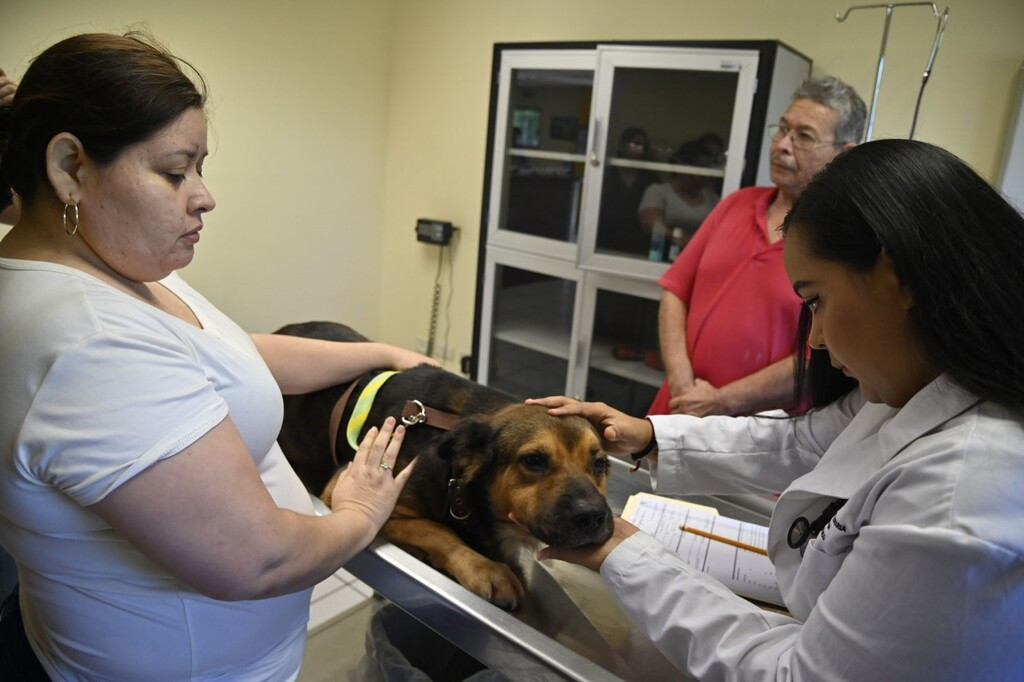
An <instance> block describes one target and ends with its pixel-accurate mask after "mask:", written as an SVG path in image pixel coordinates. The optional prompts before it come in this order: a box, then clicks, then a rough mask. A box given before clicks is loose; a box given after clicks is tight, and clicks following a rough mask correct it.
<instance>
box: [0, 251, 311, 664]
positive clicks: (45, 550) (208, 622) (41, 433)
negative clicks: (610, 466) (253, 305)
mask: <svg viewBox="0 0 1024 682" xmlns="http://www.w3.org/2000/svg"><path fill="white" fill-rule="evenodd" d="M163 284H164V285H165V286H166V287H167V288H168V289H169V290H170V291H172V292H173V293H175V294H176V295H177V296H178V297H180V298H181V299H182V300H183V301H184V302H185V303H186V304H187V305H188V306H189V307H190V308H191V309H192V311H193V312H194V313H195V315H196V317H197V318H198V319H199V320H200V322H201V324H202V326H203V328H202V329H198V328H196V327H193V326H192V325H189V324H187V323H185V322H183V321H181V320H179V319H177V318H175V317H173V316H171V315H168V314H166V313H164V312H162V311H160V310H157V309H156V308H154V307H152V306H149V305H147V304H145V303H143V302H142V301H139V300H137V299H135V298H133V297H131V296H128V295H127V294H124V293H122V292H120V291H117V290H115V289H113V288H112V287H110V286H108V285H106V284H104V283H103V282H101V281H99V280H97V279H95V278H93V277H91V276H90V275H87V274H85V273H82V272H80V271H78V270H75V269H72V268H68V267H64V266H61V265H56V264H52V263H44V262H38V261H25V260H13V259H5V258H0V373H2V376H3V381H2V382H0V404H2V405H3V410H0V542H2V544H3V545H4V547H5V548H6V549H7V551H8V552H9V553H10V554H11V555H12V556H14V558H15V560H16V561H17V563H18V575H19V581H20V584H21V588H20V589H21V595H22V596H21V600H22V605H23V610H24V618H25V629H26V631H27V633H28V636H29V640H30V641H31V642H32V644H33V647H34V648H35V650H36V653H37V655H38V656H39V658H40V660H41V662H42V664H43V667H44V668H46V670H47V672H49V673H50V675H51V676H54V677H58V678H60V679H76V680H77V679H83V680H91V681H95V680H108V679H109V680H128V679H131V680H147V679H154V680H155V679H160V680H171V679H174V680H178V679H210V678H214V677H217V676H222V675H226V676H228V677H230V678H232V679H242V678H244V679H246V680H255V679H267V680H282V679H289V678H294V676H295V675H296V674H297V672H298V668H299V665H300V663H301V658H302V652H303V649H304V646H305V626H306V622H307V620H308V616H309V598H310V592H311V590H304V591H302V592H297V593H295V594H290V595H285V596H282V597H276V598H272V599H264V600H258V601H243V602H219V601H215V600H212V599H209V598H207V597H205V596H203V595H201V594H199V593H197V592H195V591H194V590H192V589H191V588H189V587H188V586H187V585H184V584H182V583H180V582H179V581H177V580H176V579H175V578H173V577H172V576H171V575H169V574H168V573H167V572H166V571H164V570H163V569H161V568H160V567H158V566H156V565H155V564H153V563H152V562H150V561H149V560H148V559H147V558H146V557H144V556H143V555H142V554H140V553H139V552H138V551H137V550H136V549H135V548H134V547H133V546H132V545H131V544H129V543H128V542H127V541H126V540H125V539H123V538H121V537H120V536H119V535H117V534H116V533H114V532H113V531H112V530H111V529H110V527H109V526H108V525H107V524H106V523H104V521H103V520H102V519H100V518H99V517H98V516H96V515H95V514H93V513H92V512H90V510H89V505H91V504H94V503H95V502H97V501H99V500H102V499H103V498H104V497H105V496H106V495H107V494H109V493H110V492H111V491H112V490H115V489H116V488H117V487H118V486H119V485H121V484H123V483H124V482H125V481H128V480H130V479H131V478H132V477H133V476H135V475H137V474H138V473H139V472H141V471H144V470H145V469H146V468H147V467H149V466H150V465H152V464H153V463H154V462H156V461H158V460H160V459H163V458H165V457H171V456H174V455H175V454H177V453H178V452H180V451H181V450H182V449H184V448H186V447H187V446H189V445H190V444H192V443H194V442H195V441H196V440H198V439H199V438H200V437H201V436H203V435H204V434H205V433H207V432H208V431H209V430H210V429H211V428H213V427H214V426H216V425H217V424H218V423H220V422H221V421H222V420H223V419H224V418H225V417H228V416H230V418H231V419H232V421H233V422H234V423H235V425H236V426H237V427H238V430H239V432H240V433H241V434H242V437H243V439H244V440H245V442H246V445H247V446H248V448H249V451H250V452H251V453H252V456H253V461H254V462H255V464H256V466H257V468H258V469H259V472H260V476H261V477H262V479H263V481H264V482H265V483H266V485H267V488H268V489H269V490H270V493H271V495H272V496H273V498H274V500H275V501H276V502H277V503H278V505H280V506H281V507H284V508H288V509H292V510H295V511H298V512H301V513H307V514H312V513H313V510H312V505H311V503H310V500H309V495H308V494H307V493H306V491H305V489H304V488H303V486H302V484H301V483H300V481H299V480H298V478H297V477H296V476H295V473H294V472H293V471H292V469H291V467H290V466H289V465H288V463H287V461H286V460H285V458H284V455H283V454H282V452H281V450H280V448H279V447H278V446H277V443H276V442H275V439H276V438H277V434H278V431H279V429H280V426H281V419H282V414H283V413H282V398H281V392H280V389H279V387H278V386H277V384H276V382H275V381H274V378H273V377H272V376H271V374H270V371H269V369H268V368H267V366H266V364H265V363H264V362H263V359H262V358H261V357H260V355H259V353H258V351H257V350H256V347H255V345H254V344H253V342H252V339H251V338H250V337H249V336H248V334H246V333H245V332H244V331H242V329H240V328H239V327H238V326H237V325H235V324H234V323H233V322H231V320H229V319H228V318H227V317H226V316H225V315H223V314H222V313H221V312H220V311H218V310H217V309H216V308H214V307H213V305H212V304H210V303H209V302H208V301H207V300H206V299H204V298H203V297H202V296H200V295H199V294H198V293H196V292H195V291H194V290H193V289H192V288H191V287H189V286H188V285H187V284H185V282H184V281H183V280H182V279H181V278H180V277H178V276H177V275H171V276H170V277H168V278H167V279H166V280H164V281H163ZM229 484H230V482H225V485H229Z"/></svg>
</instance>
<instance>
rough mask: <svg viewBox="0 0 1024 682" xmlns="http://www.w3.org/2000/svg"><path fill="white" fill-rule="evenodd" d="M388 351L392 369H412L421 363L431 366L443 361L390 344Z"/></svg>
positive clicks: (437, 365) (438, 365)
mask: <svg viewBox="0 0 1024 682" xmlns="http://www.w3.org/2000/svg"><path fill="white" fill-rule="evenodd" d="M388 352H389V353H390V355H391V358H390V359H389V362H388V366H389V367H391V369H397V370H403V369H412V368H413V367H419V366H420V365H430V366H431V367H440V366H441V363H439V362H438V361H437V360H435V359H434V358H432V357H430V356H429V355H423V354H421V353H417V352H416V351H411V350H409V349H407V348H401V347H399V346H389V347H388Z"/></svg>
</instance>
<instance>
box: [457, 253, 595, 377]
mask: <svg viewBox="0 0 1024 682" xmlns="http://www.w3.org/2000/svg"><path fill="white" fill-rule="evenodd" d="M498 266H507V267H513V268H518V269H520V270H527V271H529V272H534V273H538V274H541V275H547V276H549V277H557V278H559V279H564V280H567V281H571V282H573V283H574V284H575V287H574V291H573V301H572V311H573V313H572V322H571V324H570V327H569V338H568V340H567V341H566V346H565V347H566V357H565V358H564V359H565V360H566V378H565V384H564V388H563V393H565V394H566V395H573V393H571V392H570V391H569V387H570V386H573V385H575V382H576V372H577V370H576V367H577V365H578V364H579V362H578V356H577V350H578V349H577V346H578V344H576V343H574V342H573V339H578V338H579V336H580V319H581V313H582V310H583V278H584V273H583V272H581V271H580V270H579V269H578V268H576V266H575V264H574V263H572V262H567V261H564V260H561V259H557V258H549V257H547V256H541V255H536V254H530V253H523V252H521V251H517V250H514V249H506V248H502V247H492V246H490V245H489V246H488V247H487V251H486V256H485V262H484V286H483V293H482V296H483V300H482V302H481V303H482V308H481V315H480V339H481V343H480V350H479V353H478V357H477V358H476V381H478V382H479V383H481V384H483V385H485V386H487V385H489V384H488V382H489V379H490V377H489V376H488V374H489V371H488V370H489V368H490V363H491V347H492V345H493V339H494V296H495V293H496V290H495V287H496V281H495V280H496V273H497V268H498ZM484 340H486V343H484V342H483V341H484ZM534 350H536V349H534ZM538 352H544V351H538ZM546 354H548V355H551V356H552V357H558V358H562V355H561V354H560V353H546ZM581 395H582V394H581ZM534 397H542V396H534Z"/></svg>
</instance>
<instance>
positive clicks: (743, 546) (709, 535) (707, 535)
mask: <svg viewBox="0 0 1024 682" xmlns="http://www.w3.org/2000/svg"><path fill="white" fill-rule="evenodd" d="M679 530H685V531H686V532H687V533H693V534H694V535H699V536H701V537H704V538H709V539H711V540H717V541H718V542H723V543H725V544H727V545H732V546H733V547H739V548H740V549H745V550H747V551H748V552H755V553H756V554H761V555H763V556H768V552H767V551H765V550H763V549H761V548H760V547H755V546H754V545H748V544H746V543H745V542H739V541H737V540H731V539H729V538H725V537H722V536H721V535H714V534H712V533H709V532H707V531H704V530H700V529H697V528H691V527H690V526H687V525H686V524H685V523H684V524H682V525H681V526H679Z"/></svg>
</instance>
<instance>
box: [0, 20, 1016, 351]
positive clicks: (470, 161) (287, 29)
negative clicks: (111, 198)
mask: <svg viewBox="0 0 1024 682" xmlns="http://www.w3.org/2000/svg"><path fill="white" fill-rule="evenodd" d="M852 4H856V3H826V2H821V1H820V0H770V1H765V0H515V1H514V2H513V1H500V0H391V1H390V2H381V1H379V0H374V1H373V2H367V1H365V0H296V1H295V2H292V3H280V2H269V1H266V0H258V1H253V2H246V3H240V2H239V3H227V2H213V1H210V0H207V1H205V2H198V1H194V0H182V1H180V2H176V3H165V2H156V1H155V0H137V1H136V2H127V1H125V2H117V1H114V0H91V1H90V2H88V3H79V2H58V1H55V0H50V1H49V2H45V3H42V2H39V3H26V2H24V1H23V0H0V65H3V66H4V67H5V68H7V69H8V70H9V71H12V72H13V74H14V75H15V76H18V75H20V73H22V72H23V71H24V69H25V67H26V65H27V63H26V58H27V56H28V55H30V54H32V53H35V52H36V51H38V49H40V48H41V47H44V46H45V45H47V44H49V43H50V42H52V41H53V40H55V39H56V38H59V37H61V36H63V35H66V34H68V33H71V32H75V31H81V30H88V29H98V30H120V29H122V28H124V27H125V26H126V25H127V24H129V23H131V22H134V21H139V20H144V21H147V22H148V23H149V25H150V26H151V27H152V29H153V31H154V33H155V34H156V35H157V36H158V37H160V38H162V39H163V40H165V41H166V42H168V43H170V45H171V47H172V48H173V49H174V50H176V51H178V52H180V53H181V54H182V55H184V56H186V57H188V58H189V59H191V60H192V61H194V62H195V63H196V64H197V65H198V66H199V67H200V69H201V70H202V71H203V73H204V74H205V75H206V76H207V78H208V79H209V81H210V84H211V89H212V92H213V96H214V106H213V111H212V118H213V128H214V135H213V141H214V148H215V153H214V156H213V158H212V159H211V161H210V163H209V164H208V176H209V178H210V184H211V187H212V188H213V190H214V192H215V193H216V196H217V199H218V201H219V206H218V208H217V211H216V212H215V213H214V214H212V216H211V217H210V219H209V220H208V225H209V228H208V229H207V230H205V231H204V233H203V241H202V242H201V244H200V254H199V256H198V258H197V260H196V262H195V263H194V264H193V265H192V266H190V267H189V268H188V269H187V270H186V271H185V273H184V274H185V276H186V277H187V278H188V279H189V280H190V281H192V282H193V283H194V284H196V285H197V286H198V287H199V288H200V289H201V290H203V291H204V292H206V293H207V294H208V295H209V296H210V297H211V298H212V299H213V300H214V302H215V303H217V304H219V305H221V306H222V307H223V308H224V309H225V310H226V311H227V312H228V313H229V314H231V315H233V316H234V317H235V318H236V319H237V320H238V321H239V322H241V323H242V324H243V325H245V326H247V327H248V328H250V329H253V330H266V329H271V328H273V327H275V326H277V325H280V324H283V323H285V322H289V321H294V320H301V319H309V318H313V317H329V318H332V319H340V320H344V321H348V322H350V323H352V324H353V325H355V326H357V327H359V328H360V329H361V330H363V331H364V332H366V333H368V334H370V335H372V336H375V337H377V338H381V339H383V340H387V341H391V342H394V343H399V344H404V345H410V346H411V345H413V343H414V338H415V337H423V336H425V335H426V332H427V328H428V321H429V314H430V300H431V293H432V288H433V281H434V276H435V271H436V268H437V249H436V247H433V246H428V245H423V244H419V243H417V242H415V240H414V238H413V234H412V230H413V226H414V225H415V220H416V218H417V217H431V218H440V219H445V220H451V221H453V222H454V223H455V224H456V225H457V226H459V227H460V228H461V229H460V231H459V237H458V239H457V242H456V243H455V246H454V248H453V252H452V255H453V257H454V258H453V262H454V272H453V276H452V279H453V285H454V286H453V289H452V292H451V293H452V299H451V307H450V315H449V316H448V317H450V328H451V331H450V335H449V339H450V344H451V345H452V346H453V347H454V349H455V350H456V352H457V353H458V354H462V353H466V352H468V351H469V349H470V345H471V339H472V324H473V304H474V296H475V286H476V264H477V263H476V260H477V250H478V245H479V239H478V236H479V235H478V232H479V225H480V207H481V195H482V190H483V171H484V159H485V154H486V149H485V146H486V133H487V114H488V99H489V88H490V69H491V57H492V47H493V44H494V43H495V42H511V41H566V40H604V39H607V40H613V39H614V40H627V39H637V40H668V39H780V40H782V41H784V42H786V43H788V44H789V45H791V46H792V47H794V48H796V49H798V50H800V51H801V52H803V53H805V54H807V55H808V56H810V57H811V58H812V59H813V60H814V73H815V74H818V75H821V74H832V75H837V76H839V77H841V78H844V79H846V80H848V81H849V82H851V83H852V84H853V85H855V86H856V87H857V88H858V89H859V90H860V91H861V93H862V94H863V95H864V97H865V100H868V101H869V102H870V96H871V90H872V84H873V80H874V75H875V67H876V62H877V58H878V51H879V46H880V41H881V35H882V25H883V19H884V12H883V11H882V10H871V11H860V12H855V13H853V14H851V15H850V18H849V19H847V21H846V22H844V23H841V24H840V23H838V22H836V21H835V19H834V14H833V12H834V11H835V10H836V9H837V8H839V9H845V8H846V7H848V6H850V5H852ZM944 6H945V5H943V4H941V3H940V4H939V8H940V9H941V8H942V7H944ZM236 8H239V9H236ZM240 8H245V9H244V10H242V9H240ZM934 31H935V22H934V20H933V19H931V18H930V15H929V12H928V10H927V9H924V8H919V7H917V8H904V9H899V10H897V12H896V13H895V15H894V18H893V21H892V26H891V29H890V37H889V46H888V49H887V52H886V56H887V67H886V74H885V84H884V86H883V89H882V92H881V95H880V97H879V104H878V116H877V120H876V128H875V137H883V136H906V135H907V133H908V132H909V128H910V122H911V117H912V113H913V106H914V100H915V97H916V94H917V88H918V86H919V84H920V78H921V71H922V69H923V66H924V63H925V59H926V57H927V54H928V49H929V47H930V45H931V40H932V37H933V36H934ZM1022 36H1024V2H1020V0H970V2H968V1H967V0H959V1H954V2H952V3H951V10H950V19H949V26H948V30H947V32H946V36H945V39H944V41H943V43H942V48H941V50H940V52H939V57H938V61H937V63H936V66H935V70H934V73H933V76H932V79H931V82H930V83H929V84H928V88H927V90H926V92H925V97H924V104H923V107H922V113H921V116H920V119H919V123H918V132H917V135H916V137H917V138H918V139H923V140H927V141H930V142H935V143H938V144H941V145H943V146H946V147H947V148H949V149H950V150H952V151H953V152H955V153H956V154H958V155H960V156H962V157H963V158H965V159H966V160H967V161H968V162H969V163H971V164H972V165H973V166H975V168H977V169H978V170H979V171H980V172H981V173H982V174H983V175H985V176H986V177H988V178H990V179H995V178H996V176H997V172H998V169H999V167H1000V163H1001V160H1002V157H1001V154H1002V147H1003V144H1004V140H1005V137H1006V134H1007V129H1008V126H1009V120H1010V115H1011V106H1012V102H1013V97H1012V92H1013V88H1014V87H1015V86H1016V79H1017V74H1018V71H1019V69H1020V66H1021V60H1022V58H1024V43H1022ZM443 285H444V295H443V296H442V302H444V300H445V299H446V298H447V296H448V293H449V291H448V284H447V274H445V277H444V279H443ZM447 322H448V320H447V319H446V317H445V316H444V315H442V319H441V321H440V325H439V327H440V329H441V331H442V332H443V330H444V329H445V326H446V324H447ZM440 341H441V339H439V343H440Z"/></svg>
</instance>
